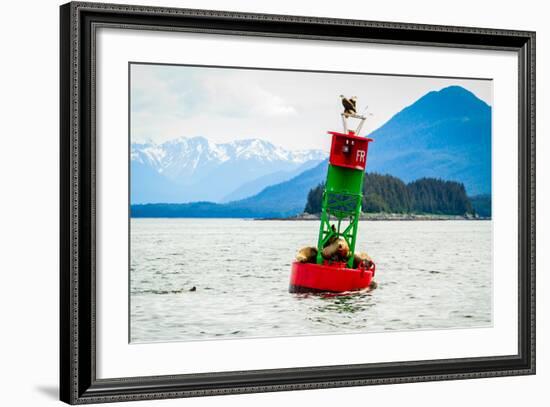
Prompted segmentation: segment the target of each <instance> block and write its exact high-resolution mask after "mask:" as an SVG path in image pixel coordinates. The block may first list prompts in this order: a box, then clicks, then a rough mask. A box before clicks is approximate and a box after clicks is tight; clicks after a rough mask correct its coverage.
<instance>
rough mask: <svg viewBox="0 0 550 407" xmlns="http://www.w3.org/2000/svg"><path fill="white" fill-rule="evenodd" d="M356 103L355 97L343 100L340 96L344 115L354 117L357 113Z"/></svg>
mask: <svg viewBox="0 0 550 407" xmlns="http://www.w3.org/2000/svg"><path fill="white" fill-rule="evenodd" d="M356 103H357V101H356V100H355V97H352V98H349V99H348V98H345V97H343V96H342V106H344V114H346V115H354V114H356V113H357V110H356V107H355V106H356Z"/></svg>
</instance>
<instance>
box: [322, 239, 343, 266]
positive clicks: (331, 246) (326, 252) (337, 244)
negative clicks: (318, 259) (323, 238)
mask: <svg viewBox="0 0 550 407" xmlns="http://www.w3.org/2000/svg"><path fill="white" fill-rule="evenodd" d="M322 254H323V258H324V259H325V260H333V261H346V260H347V259H348V257H349V245H348V242H346V240H345V239H342V238H341V237H338V238H336V239H333V240H332V242H331V241H330V240H329V243H328V244H327V245H326V246H325V248H324V249H323V252H322Z"/></svg>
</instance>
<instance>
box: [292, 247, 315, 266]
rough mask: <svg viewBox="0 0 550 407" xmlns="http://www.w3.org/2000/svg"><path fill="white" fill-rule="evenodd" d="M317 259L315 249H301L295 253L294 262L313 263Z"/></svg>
mask: <svg viewBox="0 0 550 407" xmlns="http://www.w3.org/2000/svg"><path fill="white" fill-rule="evenodd" d="M316 259H317V248H316V247H310V246H308V247H302V248H301V249H300V250H298V253H296V261H297V262H300V263H315V260H316Z"/></svg>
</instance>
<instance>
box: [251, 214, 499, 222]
mask: <svg viewBox="0 0 550 407" xmlns="http://www.w3.org/2000/svg"><path fill="white" fill-rule="evenodd" d="M320 219H321V217H320V215H315V214H310V213H301V214H299V215H295V216H289V217H281V218H277V217H275V218H255V219H254V220H283V221H284V220H290V221H297V220H298V221H319V220H320ZM359 220H372V221H378V220H380V221H388V220H394V221H422V220H438V221H441V220H466V221H468V220H491V218H488V217H480V216H477V217H474V216H472V215H468V216H462V215H437V214H419V213H362V214H361V216H360V218H359Z"/></svg>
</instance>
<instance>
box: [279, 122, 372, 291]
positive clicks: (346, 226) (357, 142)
mask: <svg viewBox="0 0 550 407" xmlns="http://www.w3.org/2000/svg"><path fill="white" fill-rule="evenodd" d="M349 117H353V118H357V119H360V120H361V121H360V123H359V125H358V127H357V130H356V131H357V133H356V131H353V130H348V126H347V119H348V118H349ZM365 119H366V118H365V117H364V116H359V115H356V114H355V115H350V114H346V113H342V120H343V123H344V133H340V132H336V131H329V132H328V134H330V135H331V136H332V143H331V149H330V156H329V165H328V170H327V178H326V182H325V189H324V191H323V197H322V204H321V224H320V226H319V237H318V240H317V256H316V259H315V262H314V263H308V262H298V261H295V262H293V263H292V266H291V273H290V284H289V291H290V292H291V293H303V292H334V293H339V292H346V291H358V290H363V289H367V288H368V287H369V286H370V284H371V282H372V279H373V277H374V274H375V270H376V265H375V264H374V262H372V263H371V264H369V265H368V267H367V266H366V265H365V264H359V266H358V267H357V268H353V267H354V253H355V243H356V238H357V227H358V223H359V217H360V215H361V202H362V198H363V193H362V190H363V181H364V177H365V168H366V165H367V152H368V147H369V143H370V142H372V141H374V140H373V139H371V138H368V137H360V136H359V135H358V132H359V130H360V129H361V127H362V125H363V122H364V121H365ZM339 238H341V239H344V240H345V241H346V242H347V245H348V246H349V254H348V258H347V260H344V261H334V260H333V259H326V258H324V257H323V249H324V248H325V247H326V246H327V245H328V244H330V242H332V241H334V239H339Z"/></svg>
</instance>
